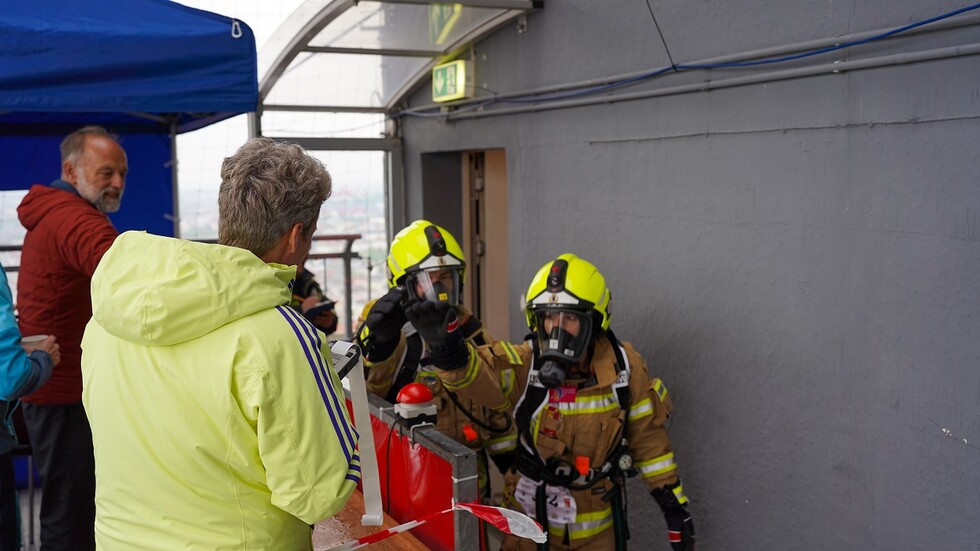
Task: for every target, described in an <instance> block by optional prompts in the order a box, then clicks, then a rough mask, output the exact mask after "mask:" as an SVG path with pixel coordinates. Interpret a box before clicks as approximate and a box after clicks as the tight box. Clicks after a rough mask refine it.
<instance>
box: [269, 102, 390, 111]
mask: <svg viewBox="0 0 980 551" xmlns="http://www.w3.org/2000/svg"><path fill="white" fill-rule="evenodd" d="M262 111H286V112H292V113H387V111H385V108H384V107H356V106H353V105H284V104H278V103H271V104H270V103H267V104H265V105H263V106H262Z"/></svg>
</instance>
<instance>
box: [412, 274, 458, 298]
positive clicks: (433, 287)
mask: <svg viewBox="0 0 980 551" xmlns="http://www.w3.org/2000/svg"><path fill="white" fill-rule="evenodd" d="M406 287H408V290H409V292H414V293H415V297H416V298H418V299H419V300H431V301H433V302H435V301H440V300H441V301H443V302H448V303H449V304H452V305H453V306H459V289H460V277H459V267H457V266H452V267H446V268H428V269H425V270H422V271H419V272H415V273H413V274H411V275H409V276H408V279H407V281H406Z"/></svg>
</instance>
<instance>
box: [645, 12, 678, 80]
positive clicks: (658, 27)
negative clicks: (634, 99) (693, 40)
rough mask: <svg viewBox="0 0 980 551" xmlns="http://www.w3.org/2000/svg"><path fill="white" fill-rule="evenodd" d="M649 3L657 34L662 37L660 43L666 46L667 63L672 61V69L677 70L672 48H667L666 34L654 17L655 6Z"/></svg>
mask: <svg viewBox="0 0 980 551" xmlns="http://www.w3.org/2000/svg"><path fill="white" fill-rule="evenodd" d="M646 1H647V9H648V10H650V17H651V18H653V26H654V27H656V28H657V34H658V35H660V42H662V43H663V45H664V50H665V51H666V52H667V61H670V68H671V69H673V70H675V71H676V70H677V66H676V65H674V58H673V57H672V56H671V55H670V48H668V47H667V41H666V40H665V39H664V33H663V32H661V30H660V23H657V16H656V15H653V6H651V5H650V0H646Z"/></svg>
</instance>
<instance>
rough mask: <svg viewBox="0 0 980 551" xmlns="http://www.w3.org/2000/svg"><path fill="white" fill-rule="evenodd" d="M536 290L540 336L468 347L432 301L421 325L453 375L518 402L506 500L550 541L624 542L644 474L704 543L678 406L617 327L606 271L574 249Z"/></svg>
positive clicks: (458, 384) (681, 548)
mask: <svg viewBox="0 0 980 551" xmlns="http://www.w3.org/2000/svg"><path fill="white" fill-rule="evenodd" d="M526 297H527V305H526V308H525V316H526V319H527V323H528V328H529V329H530V330H531V332H532V335H531V336H530V337H529V340H528V342H527V343H526V344H520V345H511V344H510V343H507V342H498V343H496V344H494V345H492V346H482V347H473V346H471V345H466V344H465V343H464V341H463V340H462V339H461V338H460V336H459V335H458V334H456V333H457V331H455V330H454V328H455V325H456V324H455V321H454V316H453V315H452V313H451V312H445V311H444V310H441V309H439V308H438V307H437V305H435V306H426V305H425V304H423V305H422V306H421V307H420V308H419V309H418V310H419V311H416V312H413V313H412V315H413V316H414V317H415V318H417V319H416V321H415V327H417V328H418V331H419V332H420V333H422V335H423V336H424V337H425V338H426V339H428V340H430V341H433V342H438V343H439V346H440V347H441V349H442V350H444V352H443V354H442V356H441V357H442V358H444V359H445V360H444V361H442V362H441V363H437V364H436V365H437V366H438V367H439V368H440V369H439V370H438V372H439V375H440V377H441V378H442V379H443V382H444V384H446V385H447V386H452V387H453V388H455V389H456V391H457V392H458V393H460V394H462V395H467V396H470V395H472V396H479V397H481V399H483V400H485V401H486V403H487V405H488V406H489V407H492V408H493V407H495V408H497V409H502V410H512V411H513V414H514V420H515V424H516V425H517V429H518V435H519V436H518V448H517V459H516V461H515V466H516V469H515V471H513V472H511V473H509V474H508V475H507V476H506V477H505V479H504V480H505V485H506V488H505V490H504V497H505V499H504V506H506V507H510V508H513V509H515V510H518V511H522V512H525V513H527V514H528V515H531V516H532V517H534V518H535V519H536V520H537V521H538V522H539V523H541V524H542V526H543V527H544V528H545V529H546V530H547V531H548V533H549V542H548V543H547V544H544V545H542V546H541V547H543V548H546V549H547V548H549V547H550V549H552V550H569V551H578V550H585V549H588V550H603V551H604V550H610V551H611V550H614V549H615V550H617V551H619V550H623V549H626V540H627V539H628V537H629V532H628V529H627V525H626V515H625V479H626V478H627V477H630V476H639V477H640V478H642V479H643V481H644V482H645V483H646V485H647V487H648V488H649V489H650V492H651V494H652V497H653V499H654V500H655V501H656V502H657V504H658V505H659V506H660V508H661V510H662V511H663V513H664V519H665V520H666V524H667V531H668V538H669V542H670V546H671V548H672V549H673V550H674V551H694V548H695V546H694V541H695V540H694V522H693V521H692V519H691V515H690V513H689V512H688V510H687V505H688V498H687V496H686V495H685V494H684V489H683V487H682V486H681V482H680V478H679V476H678V473H677V463H676V461H675V459H674V450H673V448H672V446H671V443H670V437H669V436H668V434H667V428H666V422H667V418H668V417H669V416H670V413H671V411H672V409H673V404H672V403H671V400H670V396H669V395H668V394H667V388H666V387H665V386H664V384H663V382H662V381H661V380H660V379H659V378H655V377H654V378H651V376H650V374H649V372H648V369H647V365H646V363H645V362H644V361H643V358H642V357H640V355H639V354H638V353H637V352H636V350H634V349H633V347H632V346H631V345H630V344H629V343H625V342H621V341H619V340H618V339H617V338H616V336H615V334H614V333H613V331H612V329H611V327H610V320H611V317H612V308H611V304H610V303H611V297H612V295H611V293H610V291H609V289H608V288H607V287H606V280H605V278H604V277H603V275H602V274H601V273H600V272H599V270H598V269H597V268H596V267H595V266H594V265H593V264H592V263H590V262H588V261H586V260H584V259H582V258H579V257H577V256H575V255H574V254H563V255H561V256H559V257H558V258H556V259H554V260H552V261H550V262H548V263H547V264H545V265H544V266H542V267H541V269H540V270H538V272H537V274H536V275H535V276H534V278H533V279H532V280H531V284H530V286H529V287H528V290H527V294H526ZM505 367H512V368H516V369H517V378H516V384H515V385H514V387H513V388H512V389H506V388H502V387H500V385H498V384H497V377H496V375H495V373H496V372H498V371H499V370H500V369H503V368H505ZM494 398H495V399H496V402H494ZM640 547H643V548H645V549H646V548H651V549H652V547H649V545H648V544H644V545H641V546H640ZM664 547H666V546H664ZM534 548H535V546H534V543H533V542H530V541H528V540H519V539H518V538H516V537H513V536H508V537H506V538H505V540H504V542H503V549H504V551H512V550H527V551H530V550H533V549H534Z"/></svg>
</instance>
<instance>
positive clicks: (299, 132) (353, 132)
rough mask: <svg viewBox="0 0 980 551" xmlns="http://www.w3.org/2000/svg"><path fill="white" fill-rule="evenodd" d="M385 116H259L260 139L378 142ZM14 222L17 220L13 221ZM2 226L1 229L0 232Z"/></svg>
mask: <svg viewBox="0 0 980 551" xmlns="http://www.w3.org/2000/svg"><path fill="white" fill-rule="evenodd" d="M384 131H385V116H384V115H383V114H382V113H316V112H309V111H305V112H280V111H266V112H264V113H262V135H263V136H269V137H270V138H275V137H294V136H299V137H304V138H318V137H326V138H379V137H381V136H382V135H384ZM15 220H16V218H15ZM2 227H3V226H2V225H0V228H2Z"/></svg>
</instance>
